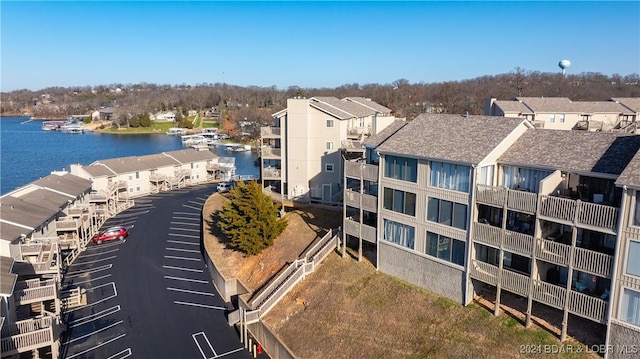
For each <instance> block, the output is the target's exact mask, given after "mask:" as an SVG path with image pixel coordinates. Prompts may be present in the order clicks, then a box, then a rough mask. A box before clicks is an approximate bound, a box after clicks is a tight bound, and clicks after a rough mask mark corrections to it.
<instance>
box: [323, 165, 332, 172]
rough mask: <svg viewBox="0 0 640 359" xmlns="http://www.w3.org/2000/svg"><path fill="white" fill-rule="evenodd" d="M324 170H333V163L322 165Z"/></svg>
mask: <svg viewBox="0 0 640 359" xmlns="http://www.w3.org/2000/svg"><path fill="white" fill-rule="evenodd" d="M324 171H325V172H333V163H327V164H326V165H324Z"/></svg>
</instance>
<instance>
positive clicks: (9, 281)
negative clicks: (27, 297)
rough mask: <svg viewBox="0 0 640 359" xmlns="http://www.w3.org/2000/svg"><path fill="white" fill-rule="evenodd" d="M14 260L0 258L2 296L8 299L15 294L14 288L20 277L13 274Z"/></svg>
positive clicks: (0, 290)
mask: <svg viewBox="0 0 640 359" xmlns="http://www.w3.org/2000/svg"><path fill="white" fill-rule="evenodd" d="M11 268H13V258H11V257H5V256H0V295H2V296H4V297H8V296H10V295H11V294H13V288H14V287H15V285H16V281H17V280H18V275H17V274H13V273H11Z"/></svg>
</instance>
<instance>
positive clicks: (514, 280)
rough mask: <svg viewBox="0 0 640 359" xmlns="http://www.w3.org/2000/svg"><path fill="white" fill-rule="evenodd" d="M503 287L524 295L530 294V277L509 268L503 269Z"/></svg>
mask: <svg viewBox="0 0 640 359" xmlns="http://www.w3.org/2000/svg"><path fill="white" fill-rule="evenodd" d="M501 283H502V288H504V289H505V290H508V291H510V292H513V293H516V294H520V295H523V296H528V295H529V277H527V276H526V275H522V274H519V273H516V272H512V271H510V270H507V269H503V270H502V280H501Z"/></svg>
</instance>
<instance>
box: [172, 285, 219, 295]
mask: <svg viewBox="0 0 640 359" xmlns="http://www.w3.org/2000/svg"><path fill="white" fill-rule="evenodd" d="M167 290H170V291H173V292H182V293H189V294H198V295H207V296H210V297H215V296H216V295H215V294H213V293H207V292H198V291H195V290H189V289H181V288H173V287H167Z"/></svg>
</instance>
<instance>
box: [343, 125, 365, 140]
mask: <svg viewBox="0 0 640 359" xmlns="http://www.w3.org/2000/svg"><path fill="white" fill-rule="evenodd" d="M363 136H371V127H351V128H348V129H347V138H350V139H360V138H362V137H363Z"/></svg>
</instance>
